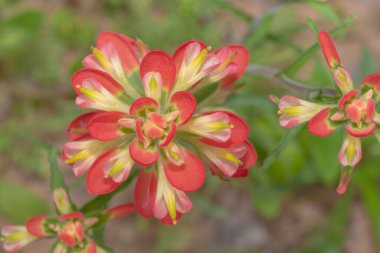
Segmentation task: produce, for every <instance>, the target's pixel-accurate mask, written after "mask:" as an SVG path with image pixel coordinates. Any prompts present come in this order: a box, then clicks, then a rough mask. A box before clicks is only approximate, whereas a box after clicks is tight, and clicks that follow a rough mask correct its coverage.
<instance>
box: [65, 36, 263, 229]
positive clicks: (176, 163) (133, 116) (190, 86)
mask: <svg viewBox="0 0 380 253" xmlns="http://www.w3.org/2000/svg"><path fill="white" fill-rule="evenodd" d="M248 60H249V53H248V51H247V49H246V48H245V47H243V46H240V45H230V46H226V47H223V48H221V49H219V50H216V51H214V52H212V51H211V50H210V48H209V47H207V46H206V45H205V44H204V43H203V42H201V41H196V40H192V41H188V42H186V43H184V44H182V45H181V46H179V47H178V48H177V49H176V50H175V52H174V54H173V55H172V56H171V55H169V54H168V53H166V52H164V51H161V50H149V49H148V48H147V46H146V45H144V44H143V43H142V42H141V41H139V40H134V39H131V38H129V37H126V36H124V35H121V34H116V33H112V32H104V33H101V34H100V35H99V37H98V39H97V45H96V48H93V50H92V54H90V55H89V56H87V57H86V58H85V59H84V61H83V64H84V66H85V68H84V69H81V70H79V71H77V72H76V73H75V74H74V75H73V77H72V85H73V88H74V90H75V92H76V93H77V98H76V104H77V105H78V106H79V107H80V108H86V109H91V111H90V112H87V113H85V114H83V115H81V116H79V117H77V118H76V119H75V120H74V121H73V122H72V123H71V124H70V125H69V127H68V131H67V134H68V136H69V138H70V139H71V141H70V142H68V143H67V144H66V145H65V146H64V149H63V154H62V156H63V159H64V160H65V162H66V163H67V164H69V165H71V166H72V167H73V171H74V173H75V174H76V175H77V176H82V175H85V174H86V186H87V190H88V191H89V192H90V193H91V194H95V195H100V194H107V193H110V192H112V191H114V190H115V189H116V188H118V187H119V186H120V184H121V183H122V182H124V181H125V180H126V179H127V178H128V176H129V174H130V172H131V170H132V169H140V172H139V176H138V179H137V183H136V186H135V193H134V199H135V205H136V208H137V211H138V212H139V214H141V215H142V216H144V217H147V218H150V217H155V218H158V219H160V220H161V221H162V222H163V223H165V224H173V223H176V221H177V220H178V219H179V218H180V217H181V216H182V214H184V213H187V212H188V211H190V209H191V208H192V203H191V201H190V199H189V198H188V197H187V195H186V193H188V192H193V191H196V190H198V189H199V188H200V187H201V186H202V185H203V183H204V181H205V177H206V171H205V167H206V166H207V167H208V168H209V169H210V170H211V172H212V174H213V175H217V176H219V177H221V178H233V177H245V176H247V174H248V168H250V167H251V166H252V165H253V164H254V163H255V161H256V151H255V149H254V147H253V146H252V144H250V143H249V142H248V141H247V137H248V130H249V129H248V126H247V124H246V123H245V122H244V120H243V119H241V118H240V117H239V116H237V115H236V114H234V113H232V112H230V111H227V110H210V109H208V110H206V108H210V106H212V105H213V104H217V103H221V102H223V100H224V99H225V98H226V96H227V95H228V94H229V93H231V92H232V91H233V90H234V89H236V87H235V86H234V85H233V84H234V82H235V81H236V80H237V79H239V78H240V77H241V76H242V74H243V73H244V71H245V69H246V67H247V64H248Z"/></svg>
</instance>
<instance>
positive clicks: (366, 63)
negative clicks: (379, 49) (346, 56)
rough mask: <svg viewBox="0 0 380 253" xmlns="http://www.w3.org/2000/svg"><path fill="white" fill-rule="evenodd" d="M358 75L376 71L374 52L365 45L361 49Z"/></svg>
mask: <svg viewBox="0 0 380 253" xmlns="http://www.w3.org/2000/svg"><path fill="white" fill-rule="evenodd" d="M359 71H360V76H361V77H364V76H366V75H368V74H371V73H374V72H375V71H376V60H375V54H373V53H372V52H371V51H370V50H369V49H368V48H367V47H365V48H364V49H363V52H362V56H361V60H360V64H359Z"/></svg>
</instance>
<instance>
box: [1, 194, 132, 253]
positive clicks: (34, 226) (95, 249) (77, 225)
mask: <svg viewBox="0 0 380 253" xmlns="http://www.w3.org/2000/svg"><path fill="white" fill-rule="evenodd" d="M53 200H54V204H55V207H56V210H57V212H58V214H60V215H59V217H50V216H48V215H38V216H35V217H33V218H31V219H29V220H28V221H27V223H26V225H25V226H4V227H2V229H1V240H2V241H3V247H4V249H5V250H6V251H7V252H16V251H17V250H19V249H20V248H22V247H24V246H26V245H27V244H29V243H31V242H33V241H35V240H38V239H41V238H55V239H56V243H55V244H54V246H53V248H52V250H51V251H50V252H52V253H68V252H73V253H101V252H106V251H104V249H103V248H102V246H100V245H97V244H96V243H95V241H94V240H93V239H92V238H91V234H92V230H93V229H94V228H95V227H100V226H102V225H104V224H105V223H106V222H108V221H111V220H115V219H118V218H120V217H122V216H124V215H127V214H129V213H131V212H133V211H134V206H133V204H124V205H120V206H117V207H114V208H112V209H108V210H105V211H103V212H101V213H94V214H91V215H89V216H86V215H85V214H83V213H81V212H78V211H76V208H75V207H74V206H73V204H72V203H71V202H70V200H69V197H68V195H67V193H66V191H65V190H64V189H56V190H54V192H53Z"/></svg>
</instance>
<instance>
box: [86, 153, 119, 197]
mask: <svg viewBox="0 0 380 253" xmlns="http://www.w3.org/2000/svg"><path fill="white" fill-rule="evenodd" d="M114 152H115V151H114V150H110V151H108V152H107V153H105V154H103V155H102V156H100V157H99V158H98V159H97V160H96V161H95V162H94V164H93V165H92V166H91V168H90V171H89V172H88V174H87V179H86V187H87V191H88V192H89V193H91V194H94V195H103V194H107V193H110V192H113V191H114V190H115V189H116V188H117V187H119V185H120V183H116V182H115V181H114V180H113V179H112V178H111V177H109V178H106V177H105V175H104V166H105V164H106V163H107V162H108V161H109V159H110V158H111V157H112V156H113V155H114Z"/></svg>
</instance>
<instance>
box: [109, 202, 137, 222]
mask: <svg viewBox="0 0 380 253" xmlns="http://www.w3.org/2000/svg"><path fill="white" fill-rule="evenodd" d="M134 210H135V206H134V205H133V204H131V203H128V204H124V205H119V206H116V207H113V208H111V209H107V210H106V211H104V213H105V214H106V215H110V218H109V220H116V219H119V218H120V217H123V216H125V215H128V214H130V213H132V212H133V211H134Z"/></svg>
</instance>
